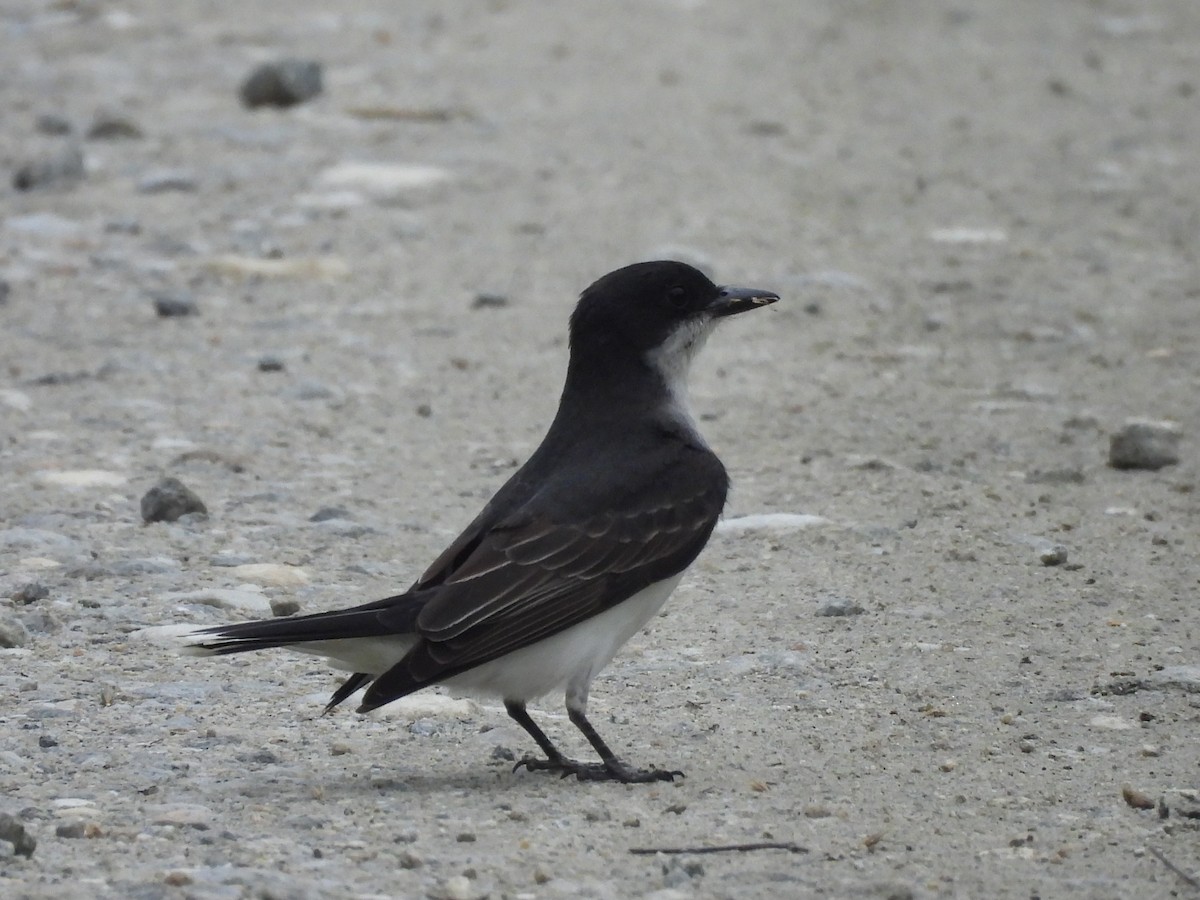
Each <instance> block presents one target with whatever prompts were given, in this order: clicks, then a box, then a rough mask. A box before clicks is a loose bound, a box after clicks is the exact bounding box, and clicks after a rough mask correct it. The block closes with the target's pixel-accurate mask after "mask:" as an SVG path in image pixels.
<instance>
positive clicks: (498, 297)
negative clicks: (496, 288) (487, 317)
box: [471, 293, 508, 309]
mask: <svg viewBox="0 0 1200 900" xmlns="http://www.w3.org/2000/svg"><path fill="white" fill-rule="evenodd" d="M506 306H508V297H506V296H504V294H489V293H483V294H476V295H475V299H474V300H472V301H471V309H503V308H504V307H506Z"/></svg>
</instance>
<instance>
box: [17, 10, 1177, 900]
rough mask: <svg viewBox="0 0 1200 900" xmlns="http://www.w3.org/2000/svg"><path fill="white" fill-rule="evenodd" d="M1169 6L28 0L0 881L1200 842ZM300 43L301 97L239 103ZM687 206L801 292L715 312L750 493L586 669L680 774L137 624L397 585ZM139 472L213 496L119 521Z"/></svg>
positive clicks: (712, 365)
mask: <svg viewBox="0 0 1200 900" xmlns="http://www.w3.org/2000/svg"><path fill="white" fill-rule="evenodd" d="M1198 48H1200V6H1198V5H1197V4H1196V3H1195V0H1144V2H1137V3H1135V2H1132V0H1087V2H1084V0H1061V2H1057V3H1053V4H1048V3H1044V2H1042V0H999V2H994V3H983V2H974V3H972V2H970V0H957V2H950V0H908V2H905V3H902V4H901V3H882V2H868V0H859V2H852V3H837V2H833V0H824V2H819V0H813V2H803V3H801V2H797V0H751V2H745V3H738V2H734V0H708V2H705V0H643V2H635V0H621V2H614V3H598V2H591V3H586V4H582V5H581V4H565V3H564V4H543V3H536V2H533V0H492V2H488V3H465V2H460V3H438V2H433V0H417V2H411V3H404V4H387V3H381V2H376V3H366V2H347V3H341V4H316V3H311V2H308V0H298V2H292V3H286V4H285V3H272V4H244V3H243V4H237V5H235V4H232V3H225V2H220V0H215V2H214V0H209V2H203V3H201V2H195V0H181V2H175V3H170V4H157V3H151V2H149V0H126V2H124V3H121V4H115V5H114V4H101V3H94V2H33V0H30V2H23V3H10V4H7V5H6V6H4V7H3V9H0V59H2V60H3V72H4V77H3V78H2V79H0V122H2V123H3V128H2V129H0V165H3V167H4V169H5V172H6V180H7V181H8V184H7V185H5V186H4V187H2V188H0V194H2V198H3V199H2V202H0V359H2V360H3V368H2V372H0V440H2V443H0V466H2V470H0V471H2V472H3V478H0V597H2V598H9V597H10V596H11V597H12V599H11V600H7V599H4V600H0V644H2V645H4V646H5V649H0V656H2V658H3V666H2V668H0V697H2V700H0V814H7V815H8V816H11V818H8V819H6V818H4V816H3V815H0V895H3V896H4V897H6V898H7V897H13V898H25V897H30V898H43V897H46V898H50V897H72V898H77V897H80V896H87V897H97V898H158V897H165V898H171V897H194V898H204V900H207V898H241V897H273V898H284V897H286V898H293V897H296V898H300V897H316V898H323V897H331V898H333V897H424V896H428V897H445V898H475V897H484V896H490V897H496V898H499V897H510V898H518V897H527V898H543V897H544V898H554V897H573V896H580V897H603V898H610V897H611V898H625V897H634V896H650V897H654V898H657V900H676V898H677V900H684V898H690V897H696V898H704V897H737V898H748V897H764V898H766V897H780V896H812V897H880V898H883V897H890V898H906V897H915V898H925V897H930V898H932V897H1019V898H1033V897H1040V898H1057V897H1080V898H1125V897H1132V896H1137V897H1139V898H1160V897H1163V898H1165V897H1183V896H1196V895H1198V894H1200V880H1198V879H1200V850H1198V849H1197V848H1198V847H1200V819H1198V818H1197V817H1200V804H1198V803H1197V795H1196V790H1197V788H1200V743H1198V742H1197V740H1196V734H1197V733H1200V729H1198V725H1197V723H1198V720H1200V640H1198V638H1200V613H1198V612H1197V607H1196V594H1197V583H1198V573H1200V566H1198V565H1197V558H1196V548H1197V545H1198V542H1197V530H1198V527H1197V523H1198V522H1200V501H1198V499H1197V491H1196V487H1197V477H1198V467H1197V462H1196V455H1195V447H1196V439H1197V435H1200V421H1198V419H1200V413H1198V410H1197V404H1196V397H1197V388H1198V380H1200V379H1198V375H1197V373H1198V372H1200V366H1198V360H1200V351H1198V350H1197V346H1198V345H1200V342H1198V337H1200V317H1198V316H1197V314H1196V310H1197V308H1198V307H1197V300H1198V298H1200V287H1198V286H1200V272H1198V271H1197V269H1198V266H1197V253H1196V247H1197V234H1198V233H1200V199H1198V198H1200V167H1198V166H1197V165H1196V148H1197V147H1200V108H1198V106H1200V96H1198V94H1197V87H1198V84H1197V82H1198V79H1200V50H1198ZM284 59H290V60H293V61H294V62H293V64H292V70H291V71H293V72H298V73H300V74H299V75H297V76H296V77H295V78H294V79H293V81H295V82H297V84H293V85H292V87H297V89H298V90H299V89H300V88H302V89H303V90H302V91H301V95H303V96H307V95H309V94H311V93H312V92H313V89H314V88H316V87H320V88H321V91H320V93H317V94H316V95H315V96H307V99H303V100H301V102H298V103H296V104H295V105H293V106H290V107H286V108H276V107H273V106H270V105H267V106H259V107H256V108H253V109H250V108H247V107H246V106H244V105H243V104H242V102H241V99H240V95H239V92H240V91H241V90H242V87H243V83H244V82H245V80H246V78H247V77H248V76H249V74H250V73H251V71H252V70H253V69H254V68H255V67H256V66H258V65H260V64H263V63H270V62H273V61H279V60H284ZM304 61H315V62H318V63H320V66H321V69H320V71H319V72H317V73H316V75H315V76H314V70H313V68H312V67H311V66H304V65H303V62H304ZM314 77H316V78H317V79H318V80H317V81H314ZM257 84H258V85H259V87H262V85H263V84H267V85H268V87H270V84H271V82H270V81H269V79H268V80H267V81H265V82H264V81H262V80H261V79H260V81H259V82H257ZM283 87H287V85H286V84H285V85H283ZM280 89H282V88H280ZM268 95H269V91H268ZM292 99H296V98H292ZM664 255H667V256H676V257H679V256H682V257H684V258H687V259H690V260H694V261H697V262H700V263H702V264H704V265H705V266H707V267H709V268H710V269H711V270H712V271H713V273H714V274H715V276H716V277H717V278H718V279H719V280H721V281H726V282H735V283H748V284H753V285H756V286H761V287H765V288H772V289H775V290H777V291H778V292H779V293H780V294H782V295H783V296H784V300H783V301H782V302H781V303H779V304H777V305H776V306H774V307H772V308H771V309H770V310H766V311H763V312H761V313H758V314H756V315H754V316H749V317H746V318H745V319H739V320H737V321H735V322H733V323H731V324H729V325H727V326H726V327H725V328H724V329H723V330H722V332H721V333H720V334H718V335H717V336H716V337H715V338H714V340H713V341H712V342H710V346H709V347H708V349H707V350H706V353H705V355H704V357H703V358H702V359H701V361H700V363H699V364H698V369H699V371H698V372H697V373H696V378H695V383H694V392H693V393H694V396H693V400H694V405H695V406H696V407H697V410H698V412H699V413H700V414H701V417H702V420H703V421H702V425H703V427H704V429H705V431H706V433H707V435H708V437H709V439H710V441H711V443H712V444H713V446H714V447H715V448H716V449H717V450H718V452H719V453H720V454H721V455H722V457H723V458H724V459H725V461H726V462H727V464H728V466H729V468H730V471H731V473H732V475H733V477H734V493H733V495H732V499H731V502H730V505H729V508H728V510H727V521H726V523H725V524H724V526H723V527H722V530H721V531H720V533H718V534H717V536H716V537H715V538H714V539H713V542H712V544H711V545H710V547H709V549H708V550H707V551H706V552H705V554H704V555H703V556H702V557H701V559H700V561H699V562H698V563H697V565H696V567H695V568H694V569H693V570H692V574H691V575H689V577H688V578H687V579H686V580H685V582H684V584H683V585H682V586H681V588H680V589H679V591H678V592H677V594H676V596H675V597H674V599H673V600H672V602H671V603H670V604H668V606H667V609H666V611H665V614H664V616H663V617H661V618H658V619H656V620H655V621H654V622H653V624H652V625H651V627H650V628H648V629H647V630H646V632H645V633H643V634H641V635H639V636H637V637H636V638H634V640H633V641H631V642H630V644H629V645H628V646H627V648H626V649H625V651H624V652H623V653H622V654H621V655H620V656H619V657H618V658H617V660H615V661H614V663H613V664H612V665H611V666H610V667H609V669H608V670H607V671H606V673H605V675H604V676H602V677H601V678H600V679H599V680H598V681H597V683H596V685H595V688H594V692H593V701H592V710H593V712H594V714H595V720H596V721H597V722H598V724H599V725H600V727H601V729H602V731H603V732H604V733H605V734H606V736H608V737H609V739H610V740H611V742H612V743H613V745H614V746H615V747H619V748H621V751H622V752H623V753H624V754H625V755H627V756H628V757H629V758H630V759H631V760H634V761H636V762H639V763H642V764H659V765H670V766H672V767H678V768H681V769H683V770H685V771H686V772H687V778H686V779H684V780H683V781H681V782H677V783H675V784H671V785H654V786H644V785H642V786H621V785H612V784H579V783H576V782H574V781H558V780H555V779H553V778H549V777H546V776H545V775H544V774H530V773H515V774H514V773H513V772H511V768H512V759H513V758H514V757H519V756H520V755H521V754H523V753H524V752H526V751H527V750H529V749H530V746H529V743H530V742H529V741H528V739H527V738H526V737H525V735H524V734H523V733H521V732H520V730H519V729H517V728H516V727H515V726H514V725H512V724H511V723H510V722H509V721H508V720H507V719H506V717H505V716H504V714H503V711H502V710H501V709H499V708H498V707H497V705H495V704H494V703H491V702H478V701H472V700H469V699H468V700H459V699H452V698H449V697H445V696H442V695H439V694H437V693H433V692H431V693H428V694H425V695H418V696H417V697H414V698H411V700H410V701H406V702H404V703H401V704H396V705H395V706H393V707H389V708H387V709H385V710H382V711H380V712H379V713H376V714H372V715H371V716H368V717H360V716H355V715H354V714H353V713H352V712H350V711H349V710H339V711H338V712H337V713H336V714H334V715H330V716H327V717H320V716H319V713H320V709H321V705H322V704H323V702H324V701H325V699H326V698H327V697H328V694H329V692H330V691H331V689H332V688H333V687H334V686H335V685H336V683H337V680H336V678H335V676H334V674H333V673H331V672H330V671H328V670H327V669H325V668H323V666H322V665H321V664H320V662H319V661H316V660H312V659H308V658H302V657H294V656H289V655H287V654H282V653H276V654H261V655H252V656H248V657H241V658H231V659H222V660H195V659H185V658H181V657H178V656H176V655H174V654H173V653H172V652H171V651H170V650H169V649H167V648H166V647H164V646H163V645H162V644H161V643H159V642H156V641H154V640H148V639H146V638H147V634H150V635H153V634H154V633H155V631H154V629H160V628H161V627H162V626H170V625H178V624H181V623H197V624H214V623H218V622H224V621H228V620H231V619H242V618H248V617H257V616H262V615H269V614H271V611H272V610H273V609H274V610H275V611H276V612H287V611H289V610H295V609H299V610H300V611H304V612H311V611H317V610H321V609H327V608H332V607H336V606H340V605H349V604H352V603H357V602H363V601H366V600H368V599H374V598H377V597H380V596H385V595H387V594H389V593H394V592H395V591H397V590H398V589H400V588H402V587H403V586H405V585H406V584H408V583H409V582H410V581H411V580H412V579H413V578H414V577H415V576H416V575H417V574H418V573H419V572H420V571H421V570H422V569H423V568H424V566H425V565H426V564H427V563H428V562H429V561H430V560H431V559H432V558H433V556H434V555H435V554H436V553H437V552H438V551H439V550H440V549H441V548H442V547H443V546H444V545H445V543H446V542H447V541H448V540H449V539H450V538H451V537H452V536H453V535H454V534H455V533H456V532H457V530H458V529H459V528H461V527H462V526H463V525H464V524H465V523H466V522H467V521H468V520H469V519H470V517H471V516H472V515H473V514H474V512H475V511H476V509H477V508H478V507H479V505H480V504H481V503H482V502H483V500H484V499H486V497H487V496H489V495H490V493H491V491H492V490H494V488H495V487H496V486H498V484H499V483H500V482H501V481H502V480H503V479H504V478H505V476H506V475H507V473H509V472H510V471H511V470H512V468H513V466H514V465H516V464H517V462H518V461H519V460H521V459H523V458H524V457H525V456H526V454H528V453H529V451H530V450H531V449H532V448H533V447H534V446H535V445H536V443H537V441H538V440H539V438H540V436H541V433H542V431H543V429H544V427H545V425H546V424H547V422H548V421H549V417H550V415H551V414H552V412H553V408H554V405H555V401H556V399H557V392H558V390H559V387H560V379H561V377H562V372H563V367H564V363H565V354H566V347H565V323H566V317H567V315H568V313H569V310H570V308H571V305H572V303H573V298H574V296H575V295H576V294H577V293H578V291H579V290H580V289H581V288H582V287H583V286H585V285H586V284H587V283H588V282H589V281H591V280H592V279H594V278H595V277H597V276H599V275H600V274H603V273H604V272H605V271H608V270H609V269H612V268H616V267H617V266H620V265H623V264H625V263H628V262H632V261H635V260H638V259H644V258H653V257H656V256H664ZM1133 418H1138V419H1146V420H1150V421H1151V422H1156V423H1162V422H1166V423H1167V424H1165V425H1162V424H1160V425H1152V426H1149V427H1148V428H1145V429H1142V431H1140V432H1136V433H1135V435H1134V437H1135V439H1138V435H1141V438H1145V437H1146V436H1147V435H1148V436H1149V438H1150V439H1151V440H1152V441H1153V442H1155V443H1156V447H1151V448H1150V449H1151V451H1153V452H1152V453H1151V454H1150V456H1148V457H1147V456H1146V455H1145V450H1144V448H1142V447H1139V448H1135V450H1136V452H1135V453H1134V455H1133V457H1132V460H1133V462H1132V465H1134V466H1135V467H1134V468H1117V467H1115V466H1112V465H1110V464H1109V448H1110V441H1111V439H1112V438H1113V436H1114V435H1117V434H1118V433H1119V432H1120V430H1121V429H1122V427H1123V426H1124V425H1125V423H1126V421H1127V420H1129V419H1133ZM1124 452H1125V450H1122V453H1124ZM1155 453H1157V454H1158V458H1157V459H1155V458H1154V454H1155ZM1139 454H1141V455H1139ZM1129 459H1130V457H1127V456H1121V457H1119V458H1118V460H1117V461H1121V460H1126V462H1125V463H1123V464H1130V463H1129V462H1128V460H1129ZM1172 460H1175V461H1174V462H1172ZM1163 463H1168V464H1166V465H1162V464H1163ZM1147 465H1150V466H1158V467H1157V468H1145V466H1147ZM1137 466H1142V467H1140V468H1139V467H1137ZM167 476H169V477H173V478H176V479H178V480H179V481H180V482H182V484H183V485H185V486H186V487H187V488H189V489H190V490H191V491H193V492H194V493H195V496H196V497H197V498H198V499H199V501H201V502H202V503H203V505H204V506H205V507H206V509H207V515H204V514H201V513H198V512H196V513H191V514H188V515H185V516H183V517H182V518H180V519H178V520H176V521H174V522H156V523H154V524H150V525H147V524H144V523H143V521H142V511H141V506H140V504H141V501H142V497H143V495H145V494H146V493H147V491H149V490H150V489H151V488H152V487H153V486H154V485H156V484H157V483H158V482H159V481H160V479H162V478H163V477H167ZM762 514H785V515H783V516H775V517H773V518H761V517H760V518H750V517H759V516H761V515H762ZM788 515H790V516H792V518H788V517H787V516H788ZM796 516H810V517H817V518H796ZM147 629H150V631H149V632H147ZM536 714H537V715H538V716H539V717H540V719H541V720H542V721H543V722H545V723H546V725H547V728H548V730H549V731H550V733H551V735H552V736H553V737H555V738H556V739H560V740H562V741H563V742H564V743H565V744H566V745H568V746H571V747H573V748H576V749H581V748H578V747H577V745H578V743H579V740H578V736H577V735H575V734H574V733H573V730H572V729H571V728H570V726H569V723H567V722H566V720H565V716H564V715H563V711H562V708H561V702H560V698H556V697H552V698H547V699H546V700H545V701H544V702H543V703H542V704H541V706H540V708H539V709H538V710H537V713H536ZM28 838H33V839H35V840H36V842H37V843H36V848H35V849H32V850H31V849H30V846H29V844H28V842H27V840H28ZM760 842H776V843H781V844H791V845H793V846H794V848H803V849H802V850H800V849H793V850H789V849H760V850H753V851H743V852H738V851H728V852H720V853H710V854H701V853H697V852H692V853H683V854H662V855H636V854H632V853H631V852H630V851H631V850H635V849H645V848H677V849H678V848H693V849H694V848H706V847H707V848H711V847H714V846H716V845H723V844H749V843H760Z"/></svg>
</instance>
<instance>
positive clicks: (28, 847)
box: [0, 813, 37, 857]
mask: <svg viewBox="0 0 1200 900" xmlns="http://www.w3.org/2000/svg"><path fill="white" fill-rule="evenodd" d="M0 841H8V842H9V843H10V844H12V846H13V851H14V852H15V853H17V854H19V855H20V856H26V857H31V856H33V851H34V850H35V849H36V848H37V841H36V840H34V837H33V835H31V834H30V833H29V832H27V831H26V830H25V826H24V825H22V824H21V823H20V822H18V821H17V820H16V818H15V817H13V816H11V815H9V814H8V813H0Z"/></svg>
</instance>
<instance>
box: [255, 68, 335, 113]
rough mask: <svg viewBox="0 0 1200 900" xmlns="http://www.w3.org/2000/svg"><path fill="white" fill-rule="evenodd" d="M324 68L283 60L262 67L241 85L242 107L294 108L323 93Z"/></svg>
mask: <svg viewBox="0 0 1200 900" xmlns="http://www.w3.org/2000/svg"><path fill="white" fill-rule="evenodd" d="M322 87H323V85H322V82H321V64H320V63H319V62H315V61H313V60H307V59H281V60H277V61H275V62H269V63H263V64H262V65H261V66H259V67H258V68H256V69H255V70H254V71H253V72H251V73H250V74H249V75H248V76H247V78H246V80H245V81H244V82H242V87H241V89H240V90H239V92H238V93H239V95H240V96H241V99H242V103H243V104H245V105H246V106H248V107H250V108H251V109H254V108H255V107H259V106H277V107H286V106H295V105H296V104H297V103H303V102H304V101H305V100H309V99H311V98H313V97H315V96H317V94H319V93H321V90H322Z"/></svg>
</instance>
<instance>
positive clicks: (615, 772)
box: [513, 756, 683, 784]
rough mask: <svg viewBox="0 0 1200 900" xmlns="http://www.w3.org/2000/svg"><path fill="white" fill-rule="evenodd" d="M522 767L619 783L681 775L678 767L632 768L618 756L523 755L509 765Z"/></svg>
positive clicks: (641, 782) (663, 779)
mask: <svg viewBox="0 0 1200 900" xmlns="http://www.w3.org/2000/svg"><path fill="white" fill-rule="evenodd" d="M521 768H525V769H528V770H529V771H530V772H558V773H559V776H560V777H562V778H567V777H569V776H571V775H574V776H575V777H576V778H578V779H579V780H580V781H619V782H621V783H622V784H645V783H647V782H650V781H674V780H675V778H676V777H678V778H682V777H683V773H682V772H680V771H679V770H677V769H676V770H670V769H634V768H631V767H630V766H627V765H625V763H623V762H621V761H620V760H613V761H612V762H611V763H602V762H591V763H585V762H579V761H578V760H574V759H568V758H567V757H565V756H560V757H557V758H552V759H537V758H536V757H532V756H526V757H525V758H524V759H522V760H520V761H518V762H517V764H516V765H515V766H513V771H514V772H515V771H517V770H518V769H521Z"/></svg>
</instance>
